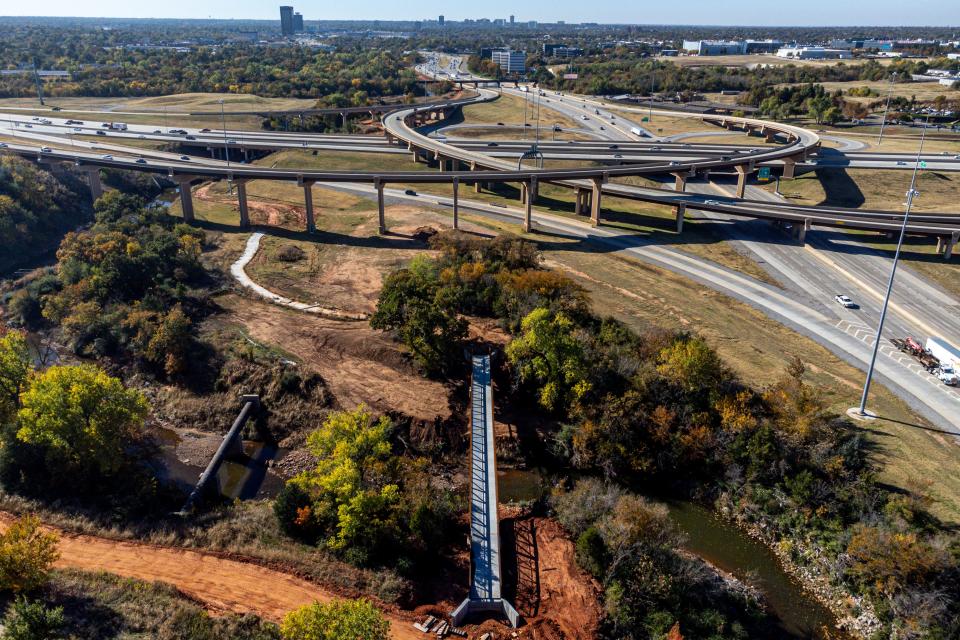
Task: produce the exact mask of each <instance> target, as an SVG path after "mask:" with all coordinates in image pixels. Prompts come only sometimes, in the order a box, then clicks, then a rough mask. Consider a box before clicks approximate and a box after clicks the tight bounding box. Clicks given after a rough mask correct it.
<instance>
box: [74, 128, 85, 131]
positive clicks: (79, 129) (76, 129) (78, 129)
mask: <svg viewBox="0 0 960 640" xmlns="http://www.w3.org/2000/svg"><path fill="white" fill-rule="evenodd" d="M73 130H74V131H83V129H81V128H80V127H74V128H73Z"/></svg>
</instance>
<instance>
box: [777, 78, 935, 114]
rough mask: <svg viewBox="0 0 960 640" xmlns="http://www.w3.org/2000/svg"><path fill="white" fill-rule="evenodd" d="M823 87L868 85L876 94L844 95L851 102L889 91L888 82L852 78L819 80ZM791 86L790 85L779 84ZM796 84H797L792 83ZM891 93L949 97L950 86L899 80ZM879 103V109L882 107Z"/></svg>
mask: <svg viewBox="0 0 960 640" xmlns="http://www.w3.org/2000/svg"><path fill="white" fill-rule="evenodd" d="M819 84H821V85H823V88H824V89H826V90H827V91H830V92H831V93H832V92H834V91H836V90H837V89H839V90H841V91H843V92H844V94H846V93H847V92H848V91H849V90H850V89H859V88H860V87H869V88H870V89H872V90H873V92H874V93H875V94H877V95H874V96H867V97H856V96H848V95H845V96H844V99H846V100H850V101H852V102H860V103H863V104H870V103H872V102H877V101H881V102H883V101H884V100H886V97H887V93H888V92H889V91H890V83H889V82H885V81H882V80H881V81H866V80H854V81H852V82H821V83H819ZM781 86H791V85H781ZM793 86H797V85H793ZM893 95H894V96H901V97H904V98H911V97H914V96H915V97H916V98H917V100H933V99H934V98H936V97H937V96H946V97H948V98H949V97H951V91H950V87H945V86H943V85H942V84H940V83H939V82H899V83H895V84H894V85H893ZM882 106H883V105H881V109H882Z"/></svg>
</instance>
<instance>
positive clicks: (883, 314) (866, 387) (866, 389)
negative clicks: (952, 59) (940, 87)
mask: <svg viewBox="0 0 960 640" xmlns="http://www.w3.org/2000/svg"><path fill="white" fill-rule="evenodd" d="M927 124H930V116H929V115H928V116H927V122H926V124H925V125H924V127H923V133H922V134H920V149H919V150H917V161H916V163H915V164H914V165H913V177H911V178H910V190H909V191H907V208H906V210H905V211H904V213H903V224H902V225H901V226H900V238H899V239H898V240H897V251H896V253H894V254H893V266H892V267H891V268H890V281H889V282H888V283H887V295H886V297H884V299H883V308H882V309H881V310H880V324H878V325H877V338H876V340H874V342H873V354H872V355H871V356H870V367H869V368H868V369H867V379H866V380H865V381H864V383H863V395H862V396H861V397H860V409H859V410H858V412H857V413H859V415H861V416H866V415H867V395H868V394H869V393H870V381H871V379H872V378H873V367H874V365H875V364H876V362H877V352H878V351H879V350H880V338H881V335H880V334H881V333H882V332H883V322H884V320H886V318H887V306H888V305H889V304H890V294H891V293H892V292H893V279H894V277H895V276H896V275H897V261H898V260H899V259H900V249H901V248H902V247H903V238H904V236H906V235H907V220H908V219H909V218H910V209H911V207H912V206H913V199H914V197H916V196H917V190H916V186H917V173H919V171H920V157H921V156H922V155H923V141H924V139H925V138H926V137H927V126H926V125H927Z"/></svg>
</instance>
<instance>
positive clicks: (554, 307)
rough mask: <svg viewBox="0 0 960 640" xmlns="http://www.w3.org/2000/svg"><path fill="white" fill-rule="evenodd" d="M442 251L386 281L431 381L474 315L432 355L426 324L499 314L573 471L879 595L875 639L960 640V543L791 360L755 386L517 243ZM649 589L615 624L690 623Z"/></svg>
mask: <svg viewBox="0 0 960 640" xmlns="http://www.w3.org/2000/svg"><path fill="white" fill-rule="evenodd" d="M433 246H434V248H435V249H436V250H437V251H438V254H439V255H438V256H437V257H436V258H429V257H421V258H418V259H417V260H415V261H414V263H413V264H411V266H410V268H408V269H404V270H401V271H400V272H398V273H396V274H394V276H393V277H391V278H389V279H388V280H387V281H386V282H385V285H384V288H383V290H382V292H381V302H382V303H383V307H382V309H378V314H379V315H380V316H381V317H382V318H386V319H389V320H390V322H389V323H384V324H382V325H381V326H384V327H386V328H390V329H391V330H393V331H395V334H396V335H397V336H398V338H399V339H401V340H402V341H403V342H404V344H406V345H407V346H408V348H410V350H411V353H414V354H416V358H417V359H418V361H420V362H421V364H422V365H423V368H424V371H426V372H433V373H435V372H436V371H437V370H438V368H439V369H441V370H442V367H441V366H440V365H442V364H443V363H446V362H453V361H454V360H455V359H456V358H457V357H460V356H459V354H460V353H461V352H462V350H463V348H464V347H465V346H466V343H465V341H464V339H463V338H462V337H461V336H462V331H461V330H460V327H459V324H458V323H459V321H460V320H463V318H459V319H458V318H456V317H451V318H450V321H449V322H447V323H445V324H444V323H440V324H437V325H435V330H436V332H439V333H444V332H446V335H444V336H440V337H437V336H430V340H431V342H432V344H434V345H448V346H445V347H443V348H444V349H449V351H446V352H444V351H443V350H442V349H438V348H435V349H432V350H427V351H425V350H423V349H421V348H420V347H421V345H422V344H423V342H424V341H425V340H426V337H425V335H424V330H423V329H422V328H418V327H417V322H416V321H417V320H418V319H420V318H424V317H432V314H440V316H441V317H447V316H451V312H450V310H451V309H460V310H462V312H463V313H464V314H468V315H476V316H485V317H493V318H496V319H498V320H499V321H500V324H501V325H502V326H503V328H505V329H506V330H508V331H509V332H510V333H511V335H512V341H511V342H510V343H509V344H508V345H507V347H506V350H505V354H506V364H507V367H506V374H507V376H508V377H507V380H508V381H509V384H510V386H511V388H512V390H513V393H514V398H513V399H512V400H514V401H517V402H520V403H521V404H522V403H524V402H530V403H535V404H537V405H539V406H540V408H541V409H542V411H543V412H545V413H547V414H548V415H550V416H551V417H552V419H553V427H552V428H551V429H549V430H548V431H547V432H544V433H542V434H540V435H541V437H542V439H546V440H548V441H549V443H550V444H549V452H548V454H549V456H550V458H551V459H552V464H553V465H555V466H556V467H557V468H570V467H573V468H577V469H579V470H581V471H582V472H585V473H587V474H589V475H592V476H596V477H600V478H603V479H605V480H606V481H607V482H611V483H615V484H616V485H618V486H621V487H624V488H631V487H637V488H639V487H643V488H644V490H645V491H650V490H653V489H656V490H659V491H662V492H672V493H680V494H682V495H685V496H691V497H694V498H697V499H699V500H702V501H705V502H709V503H714V504H715V505H716V506H717V508H718V509H720V510H721V512H722V513H725V514H726V515H728V517H731V518H734V519H736V520H737V521H739V522H740V523H741V524H743V525H744V526H745V527H747V528H748V529H751V528H755V529H759V530H761V531H763V532H765V534H766V536H765V538H764V539H765V541H766V542H767V543H768V544H771V545H773V546H776V547H778V548H780V549H787V550H789V553H788V556H789V558H790V560H791V561H792V562H793V563H796V564H797V565H800V566H803V567H806V568H808V569H811V570H813V571H814V572H815V573H816V574H817V575H819V576H823V577H824V578H825V579H826V580H828V581H829V582H830V583H832V584H833V585H835V586H837V587H838V588H840V589H841V590H842V591H843V592H846V593H852V594H859V595H862V596H865V597H866V598H867V601H866V602H864V603H862V606H860V609H864V608H865V607H866V609H867V612H866V615H865V614H864V611H862V610H861V611H857V612H853V611H848V612H847V613H848V614H849V617H850V618H851V619H852V618H858V622H857V625H859V626H858V627H857V628H856V629H854V631H855V632H857V633H859V634H861V635H868V634H872V633H886V634H895V635H898V636H899V637H918V638H920V637H929V638H937V637H948V636H949V635H950V634H951V633H956V632H957V628H956V624H957V619H958V612H960V602H958V598H957V595H956V594H957V593H960V590H958V586H960V573H958V549H957V547H956V542H955V541H953V542H951V537H949V536H948V535H947V534H946V533H945V532H944V531H943V530H942V529H941V528H940V527H939V525H938V523H937V522H936V521H935V520H934V519H933V518H932V517H931V516H930V515H929V514H928V513H927V511H926V509H925V504H927V500H928V499H929V498H928V496H927V494H926V491H925V489H924V487H922V486H914V487H907V488H904V489H898V490H893V489H891V488H888V487H884V486H881V485H880V484H879V483H877V482H876V481H875V479H874V468H873V464H872V462H871V456H870V451H869V449H868V448H867V446H866V445H865V442H864V440H863V438H862V437H861V436H860V434H859V433H858V430H857V429H856V427H855V426H854V425H852V424H850V423H849V422H848V421H847V420H846V419H845V418H842V417H840V416H836V415H831V414H830V413H828V412H827V411H826V409H825V403H824V402H823V399H822V398H821V396H820V394H819V393H818V391H817V389H815V388H813V387H811V386H810V385H809V384H807V383H806V382H805V381H804V376H805V369H804V366H803V364H802V362H800V361H794V362H792V363H790V364H789V366H788V367H787V368H786V370H785V371H784V372H783V373H782V374H781V375H779V376H778V377H776V378H775V379H774V380H773V381H772V383H771V385H770V386H769V387H768V388H766V389H752V388H749V387H747V386H745V385H744V384H742V383H741V382H740V381H738V380H737V379H736V376H734V375H733V373H732V372H731V371H730V370H729V369H728V368H727V367H726V366H725V365H724V363H723V362H722V361H721V359H720V358H719V357H718V356H717V355H716V353H715V352H714V351H713V350H712V349H711V348H710V347H709V346H708V345H707V344H706V343H705V342H704V341H703V340H702V339H700V338H698V337H696V336H694V335H691V334H687V333H670V332H663V331H650V332H647V333H644V334H637V333H634V332H633V331H631V330H629V329H628V328H627V327H625V326H624V325H622V324H621V323H619V322H617V321H615V320H612V319H609V318H600V317H597V316H596V315H594V314H593V312H592V311H591V310H590V305H589V300H588V299H587V297H586V295H585V294H584V292H583V291H582V290H581V289H580V288H579V287H578V286H576V285H575V284H574V283H573V282H571V281H570V280H568V279H567V278H565V277H564V276H562V275H561V274H557V273H554V272H551V271H549V270H546V269H542V268H540V266H539V265H538V260H537V256H536V253H535V252H534V251H533V249H532V246H531V245H529V244H527V243H525V242H523V241H521V240H519V239H515V238H509V237H503V236H501V237H499V238H497V239H494V240H483V239H478V238H474V237H470V236H467V235H464V234H458V233H442V234H440V235H438V236H436V238H435V239H434V241H433ZM401 291H402V295H401V294H400V293H399V292H401ZM398 299H402V300H403V304H402V305H397V304H396V300H398ZM376 317H377V316H375V318H376ZM408 319H409V321H408ZM586 528H588V527H584V528H583V529H577V528H573V529H571V532H572V533H573V534H574V535H577V536H580V535H582V534H583V533H584V532H585V531H586ZM598 533H599V530H598ZM582 543H583V545H585V546H586V547H589V548H591V549H594V551H595V553H592V554H587V556H585V564H586V566H587V568H589V569H591V570H592V571H593V572H594V573H595V574H597V575H599V576H600V577H601V578H603V579H604V580H606V581H607V582H608V584H607V589H606V595H607V606H608V610H610V609H611V607H612V608H613V609H614V610H616V609H617V606H616V603H617V602H618V601H619V599H620V598H622V597H623V594H622V593H621V592H620V591H618V590H617V589H613V590H611V584H612V583H613V582H614V581H613V580H612V579H610V578H609V575H608V572H609V568H607V567H605V563H604V562H602V561H601V559H602V558H603V557H605V556H604V554H605V553H607V551H608V550H607V549H606V548H607V546H608V545H609V542H608V541H607V540H604V539H603V536H602V535H600V536H597V535H593V534H590V539H588V540H584V541H582ZM635 570H637V571H642V570H643V567H636V568H635ZM615 573H616V572H615ZM880 576H888V577H889V579H884V580H881V579H880ZM640 584H641V585H642V586H641V587H638V588H640V589H641V592H642V593H643V594H644V596H643V597H639V596H638V598H637V599H636V602H638V603H641V604H637V605H636V606H632V607H627V608H626V609H624V612H623V615H629V617H628V618H624V619H623V620H622V621H621V622H617V620H616V619H615V617H614V616H612V614H611V623H612V624H614V625H622V626H620V627H617V628H627V626H628V625H627V623H628V622H629V624H633V625H635V628H637V629H640V628H642V627H643V624H644V621H645V620H646V619H647V616H648V615H653V614H655V613H657V612H661V611H666V612H667V613H670V614H671V615H672V616H673V617H674V618H675V620H680V619H681V618H682V617H684V615H685V614H682V612H681V611H679V610H676V609H673V610H671V609H670V608H669V607H666V608H665V609H660V608H659V607H660V606H665V605H664V604H663V603H662V602H661V601H659V600H657V599H656V598H654V597H653V594H652V592H650V591H649V590H650V589H653V584H649V583H647V584H644V583H643V582H642V581H641V582H640ZM830 604H831V605H832V606H833V607H834V608H835V609H843V608H844V606H845V605H844V604H843V603H840V602H831V603H830ZM618 615H620V614H618ZM874 616H875V618H874ZM910 630H922V631H918V632H916V633H915V635H910V634H911V633H914V632H913V631H910ZM730 633H733V631H732V630H731V632H730ZM635 637H643V636H635ZM728 637H736V636H735V635H730V636H728Z"/></svg>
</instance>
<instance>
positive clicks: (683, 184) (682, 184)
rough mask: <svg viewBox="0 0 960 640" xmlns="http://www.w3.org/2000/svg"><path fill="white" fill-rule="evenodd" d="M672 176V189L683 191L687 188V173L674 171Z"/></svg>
mask: <svg viewBox="0 0 960 640" xmlns="http://www.w3.org/2000/svg"><path fill="white" fill-rule="evenodd" d="M673 177H674V178H676V181H675V182H674V183H673V190H674V191H678V192H680V193H683V192H684V191H686V190H687V174H685V173H675V174H673Z"/></svg>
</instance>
